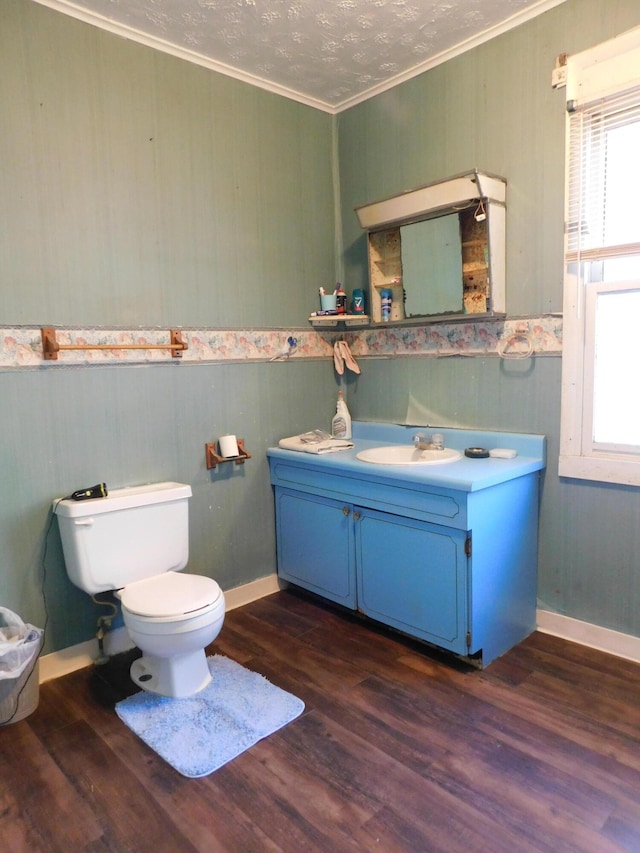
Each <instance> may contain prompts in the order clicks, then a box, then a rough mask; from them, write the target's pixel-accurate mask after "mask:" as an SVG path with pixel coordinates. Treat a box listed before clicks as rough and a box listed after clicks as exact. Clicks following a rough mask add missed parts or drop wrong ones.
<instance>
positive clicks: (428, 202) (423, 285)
mask: <svg viewBox="0 0 640 853" xmlns="http://www.w3.org/2000/svg"><path fill="white" fill-rule="evenodd" d="M505 186H506V185H505V181H504V180H503V179H502V178H496V177H494V176H488V175H486V174H484V173H480V172H477V171H475V172H472V173H469V174H466V175H460V176H457V177H455V178H450V179H448V180H447V181H441V182H439V183H438V184H431V185H429V186H427V187H422V188H420V189H418V190H412V191H411V192H408V193H404V194H403V195H400V196H395V197H393V198H390V199H386V200H384V201H381V202H375V203H374V204H371V205H365V206H364V207H361V208H357V210H356V212H357V214H358V218H359V219H360V223H361V225H362V226H363V227H365V228H367V230H368V231H369V233H368V254H369V283H370V293H369V297H370V298H369V306H370V315H371V322H373V323H381V322H399V321H404V322H416V321H419V320H420V319H423V318H425V317H430V318H435V319H438V320H444V319H449V318H451V317H456V316H460V315H461V314H474V315H484V316H486V315H496V314H503V313H504V311H505V301H504V271H505V234H504V231H505V203H504V202H505ZM389 303H390V306H389ZM383 306H384V307H383Z"/></svg>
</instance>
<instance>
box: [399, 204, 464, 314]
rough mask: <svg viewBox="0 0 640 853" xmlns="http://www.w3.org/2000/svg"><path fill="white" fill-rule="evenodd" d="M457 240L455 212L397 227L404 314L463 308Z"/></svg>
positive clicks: (444, 312)
mask: <svg viewBox="0 0 640 853" xmlns="http://www.w3.org/2000/svg"><path fill="white" fill-rule="evenodd" d="M460 244H461V240H460V220H459V218H458V215H457V214H456V213H450V214H449V215H448V216H440V217H439V218H438V219H425V220H424V222H413V223H412V224H411V225H403V226H402V227H401V228H400V262H401V265H402V286H403V288H405V293H406V299H405V306H404V310H405V315H406V316H407V317H413V316H420V315H423V314H455V313H458V312H460V311H462V309H463V299H462V288H461V287H460V282H461V281H462V251H461V245H460Z"/></svg>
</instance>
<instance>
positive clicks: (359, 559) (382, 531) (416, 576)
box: [355, 507, 468, 654]
mask: <svg viewBox="0 0 640 853" xmlns="http://www.w3.org/2000/svg"><path fill="white" fill-rule="evenodd" d="M358 516H359V517H358ZM355 518H356V522H355V538H356V565H357V582H358V608H359V609H360V610H362V612H363V613H366V614H367V615H368V616H371V617H372V618H373V619H377V620H378V621H380V622H384V623H385V624H387V625H391V626H393V627H394V628H397V629H399V630H400V631H404V632H405V633H407V634H410V635H412V636H414V637H419V638H420V639H423V640H427V641H428V642H431V643H434V644H436V645H438V646H441V647H442V648H445V649H448V650H450V651H453V652H455V653H457V654H466V653H467V643H466V635H467V623H468V618H467V557H466V555H465V548H464V545H465V539H466V533H464V532H463V531H459V530H455V529H453V528H448V527H441V526H439V525H435V524H428V523H427V522H423V521H414V520H412V519H407V518H401V517H400V516H395V515H391V514H389V513H384V512H377V511H375V510H368V509H360V508H359V507H358V508H356V513H355Z"/></svg>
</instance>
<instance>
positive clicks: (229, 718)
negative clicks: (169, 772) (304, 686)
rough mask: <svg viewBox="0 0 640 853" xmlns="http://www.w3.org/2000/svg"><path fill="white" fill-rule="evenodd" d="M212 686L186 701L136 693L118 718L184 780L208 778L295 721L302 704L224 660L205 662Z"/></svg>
mask: <svg viewBox="0 0 640 853" xmlns="http://www.w3.org/2000/svg"><path fill="white" fill-rule="evenodd" d="M207 662H208V664H209V670H210V672H211V675H212V681H211V684H209V686H208V687H205V689H204V690H201V691H200V693H197V694H196V695H195V696H190V697H189V698H187V699H169V698H167V697H166V696H156V695H155V694H154V693H145V692H142V693H136V694H135V696H129V698H128V699H123V701H122V702H118V704H117V705H116V713H117V715H118V716H119V717H120V719H121V720H122V721H123V722H124V723H125V724H126V725H127V726H129V728H130V729H131V730H132V731H133V732H135V733H136V734H137V735H138V737H139V738H141V739H142V740H143V741H144V742H145V743H146V744H147V745H148V746H150V747H151V749H154V750H155V751H156V752H157V753H158V755H160V756H161V757H162V758H164V760H165V761H166V762H168V763H169V764H170V765H171V766H172V767H174V768H175V769H176V770H177V771H178V772H179V773H182V775H183V776H190V777H197V776H207V775H208V774H209V773H213V771H214V770H217V769H218V768H219V767H222V765H223V764H226V763H227V761H231V759H232V758H235V757H236V756H237V755H240V753H241V752H244V751H245V749H248V748H249V747H250V746H253V745H254V744H255V743H257V742H258V741H259V740H262V738H265V737H267V735H270V734H273V732H276V731H277V730H278V729H280V728H282V726H285V725H286V724H287V723H290V722H291V721H292V720H295V718H296V717H298V716H299V715H300V714H301V713H302V712H303V710H304V702H302V700H301V699H298V698H297V697H295V696H293V695H292V694H291V693H287V692H286V691H284V690H281V689H280V688H279V687H275V686H274V685H273V684H271V682H270V681H267V679H266V678H264V676H262V675H259V674H258V673H256V672H251V670H248V669H245V668H244V667H243V666H240V664H239V663H236V662H235V661H232V660H229V658H226V657H224V656H223V655H214V656H213V657H210V658H207Z"/></svg>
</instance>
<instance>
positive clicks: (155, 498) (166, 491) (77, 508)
mask: <svg viewBox="0 0 640 853" xmlns="http://www.w3.org/2000/svg"><path fill="white" fill-rule="evenodd" d="M191 495H192V492H191V486H187V485H185V484H184V483H147V485H145V486H131V487H129V488H126V489H111V490H109V493H108V495H107V497H106V498H90V499H89V500H85V501H74V500H71V499H70V498H63V499H62V500H60V499H58V500H55V501H54V502H53V510H54V512H55V513H56V514H57V515H64V516H68V517H71V518H81V517H83V516H87V515H99V514H100V513H104V512H115V510H119V509H129V508H131V507H136V506H150V505H151V504H159V503H168V502H169V501H177V500H184V499H185V498H190V497H191Z"/></svg>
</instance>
